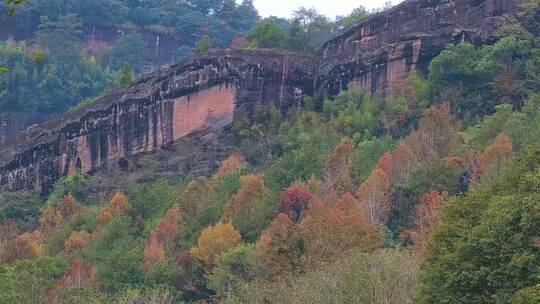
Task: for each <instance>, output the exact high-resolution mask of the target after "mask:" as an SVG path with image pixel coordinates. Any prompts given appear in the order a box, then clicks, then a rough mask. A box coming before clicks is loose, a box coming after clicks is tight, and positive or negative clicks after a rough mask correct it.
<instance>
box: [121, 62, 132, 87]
mask: <svg viewBox="0 0 540 304" xmlns="http://www.w3.org/2000/svg"><path fill="white" fill-rule="evenodd" d="M134 79H135V76H134V75H133V69H132V68H131V65H130V64H129V62H126V63H124V65H123V66H122V69H121V70H120V77H119V79H118V83H119V84H120V85H121V86H125V85H128V84H130V83H132V82H133V80H134Z"/></svg>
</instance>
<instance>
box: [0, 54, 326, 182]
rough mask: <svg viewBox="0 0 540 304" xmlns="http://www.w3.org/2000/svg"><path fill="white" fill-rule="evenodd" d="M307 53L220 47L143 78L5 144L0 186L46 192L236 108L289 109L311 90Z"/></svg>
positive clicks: (223, 122) (209, 125)
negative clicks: (71, 177)
mask: <svg viewBox="0 0 540 304" xmlns="http://www.w3.org/2000/svg"><path fill="white" fill-rule="evenodd" d="M315 67H316V65H315V64H314V63H313V62H312V60H311V59H310V58H306V57H300V56H292V55H289V54H286V53H277V52H268V51H240V50H220V51H216V52H213V53H211V54H208V55H206V56H203V57H200V58H196V59H194V60H191V61H188V62H186V63H183V64H180V65H176V66H173V67H170V68H165V69H162V70H159V71H156V72H154V73H152V74H149V75H147V76H145V77H144V78H142V79H140V80H139V81H137V82H136V83H134V84H132V85H130V86H129V87H125V88H122V89H120V90H118V91H116V92H113V93H112V94H109V95H107V96H106V97H104V98H102V99H101V100H99V101H97V102H96V103H94V104H92V105H88V106H85V107H81V108H79V109H76V110H75V111H72V112H70V113H68V114H66V115H64V116H62V117H59V118H57V119H54V120H51V121H49V122H46V123H44V124H41V125H39V126H36V127H34V128H32V129H31V130H27V131H26V132H23V133H21V134H19V135H17V136H16V137H11V138H8V139H7V140H4V141H3V142H0V146H1V147H2V153H1V156H0V163H2V164H3V165H2V166H1V167H0V184H3V185H7V186H8V187H9V188H11V189H21V188H36V189H42V190H45V189H48V188H49V187H50V185H51V184H52V183H54V182H55V181H56V180H58V179H59V178H60V177H61V176H65V175H67V174H69V173H70V172H72V171H73V170H77V169H78V170H81V171H82V172H91V171H93V170H95V169H97V168H99V167H102V166H106V165H107V164H108V163H109V162H111V161H112V160H117V159H118V160H121V159H122V158H125V157H130V156H132V155H136V154H140V153H144V152H152V151H154V150H155V149H157V148H158V147H160V146H164V145H167V144H169V143H171V142H173V141H175V140H178V139H180V138H183V137H185V136H186V135H190V134H193V133H195V132H198V131H201V130H208V129H216V130H219V129H221V128H223V127H224V126H227V125H229V124H231V123H232V122H233V114H234V110H235V109H236V108H245V109H246V110H247V111H251V110H252V109H253V106H254V105H255V104H257V103H261V104H266V103H270V102H275V103H276V104H277V106H278V107H280V108H286V107H288V106H289V105H290V104H292V103H297V102H300V101H301V99H302V96H303V95H304V94H308V95H313V93H314V92H313V81H314V78H315Z"/></svg>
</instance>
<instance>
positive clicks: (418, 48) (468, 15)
mask: <svg viewBox="0 0 540 304" xmlns="http://www.w3.org/2000/svg"><path fill="white" fill-rule="evenodd" d="M519 2H521V1H520V0H407V1H405V2H404V3H402V4H400V5H398V6H396V7H395V8H393V9H391V10H389V11H387V12H385V13H382V14H379V15H376V16H373V17H371V18H368V19H366V20H364V21H362V22H360V23H358V24H356V25H354V26H353V27H351V28H349V29H347V30H345V31H343V32H342V33H340V34H338V35H336V36H335V37H334V38H331V39H330V40H329V41H328V42H326V43H325V45H324V46H323V50H322V64H321V67H320V75H319V77H318V84H319V86H320V88H321V91H322V92H323V93H326V94H329V95H335V94H337V93H338V92H339V91H340V90H343V89H346V88H347V85H348V84H349V83H350V82H356V83H358V84H360V85H361V86H363V87H365V88H367V89H369V90H370V91H371V92H372V93H378V94H379V95H380V96H382V97H385V96H387V95H389V94H391V93H392V92H391V91H392V90H393V89H396V88H400V87H402V86H403V85H404V84H405V82H406V80H407V78H408V76H409V75H410V73H411V72H420V73H421V74H426V73H427V67H428V65H429V62H430V61H431V59H433V58H434V57H435V56H437V55H438V54H439V53H440V52H441V51H442V50H443V49H444V47H445V46H446V45H447V44H449V43H460V42H470V43H473V44H475V45H481V44H487V43H492V42H493V41H494V34H495V32H496V30H497V28H498V27H499V25H500V24H501V22H502V21H503V18H502V16H503V15H504V14H505V13H508V12H513V11H514V10H515V8H516V6H517V4H518V3H519Z"/></svg>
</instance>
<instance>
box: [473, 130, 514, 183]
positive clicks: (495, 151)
mask: <svg viewBox="0 0 540 304" xmlns="http://www.w3.org/2000/svg"><path fill="white" fill-rule="evenodd" d="M513 155H514V150H513V148H512V140H511V139H510V137H508V135H506V133H504V132H503V133H500V134H499V135H497V138H495V142H494V143H493V144H491V145H489V146H487V147H486V149H485V150H484V152H483V153H482V154H481V155H480V157H479V158H478V166H477V170H476V172H473V175H474V176H473V180H474V179H476V180H482V179H484V180H485V179H488V178H491V177H495V176H496V175H497V174H499V173H500V171H501V169H502V168H503V167H504V166H505V165H506V164H508V162H509V161H510V160H511V159H512V156H513Z"/></svg>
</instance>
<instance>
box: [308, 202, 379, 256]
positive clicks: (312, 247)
mask: <svg viewBox="0 0 540 304" xmlns="http://www.w3.org/2000/svg"><path fill="white" fill-rule="evenodd" d="M300 229H301V231H302V235H303V236H304V238H305V240H306V241H307V247H308V250H307V252H308V256H309V258H310V259H314V260H315V261H320V260H328V259H330V258H334V257H337V256H338V255H340V254H342V253H346V252H347V251H348V250H351V249H363V250H372V249H374V248H376V247H378V246H379V244H380V239H381V238H380V235H379V233H378V232H377V230H376V229H375V227H374V226H373V225H371V223H370V222H369V219H368V218H367V217H366V216H365V215H364V212H363V211H362V209H361V207H360V205H359V203H358V201H357V200H356V199H355V198H354V196H352V195H351V194H350V193H345V194H343V195H338V194H336V193H330V194H329V195H327V196H326V197H324V198H322V199H317V200H315V202H314V203H313V204H312V208H310V209H309V211H308V213H307V215H306V217H305V218H304V219H303V220H302V222H301V224H300Z"/></svg>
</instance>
